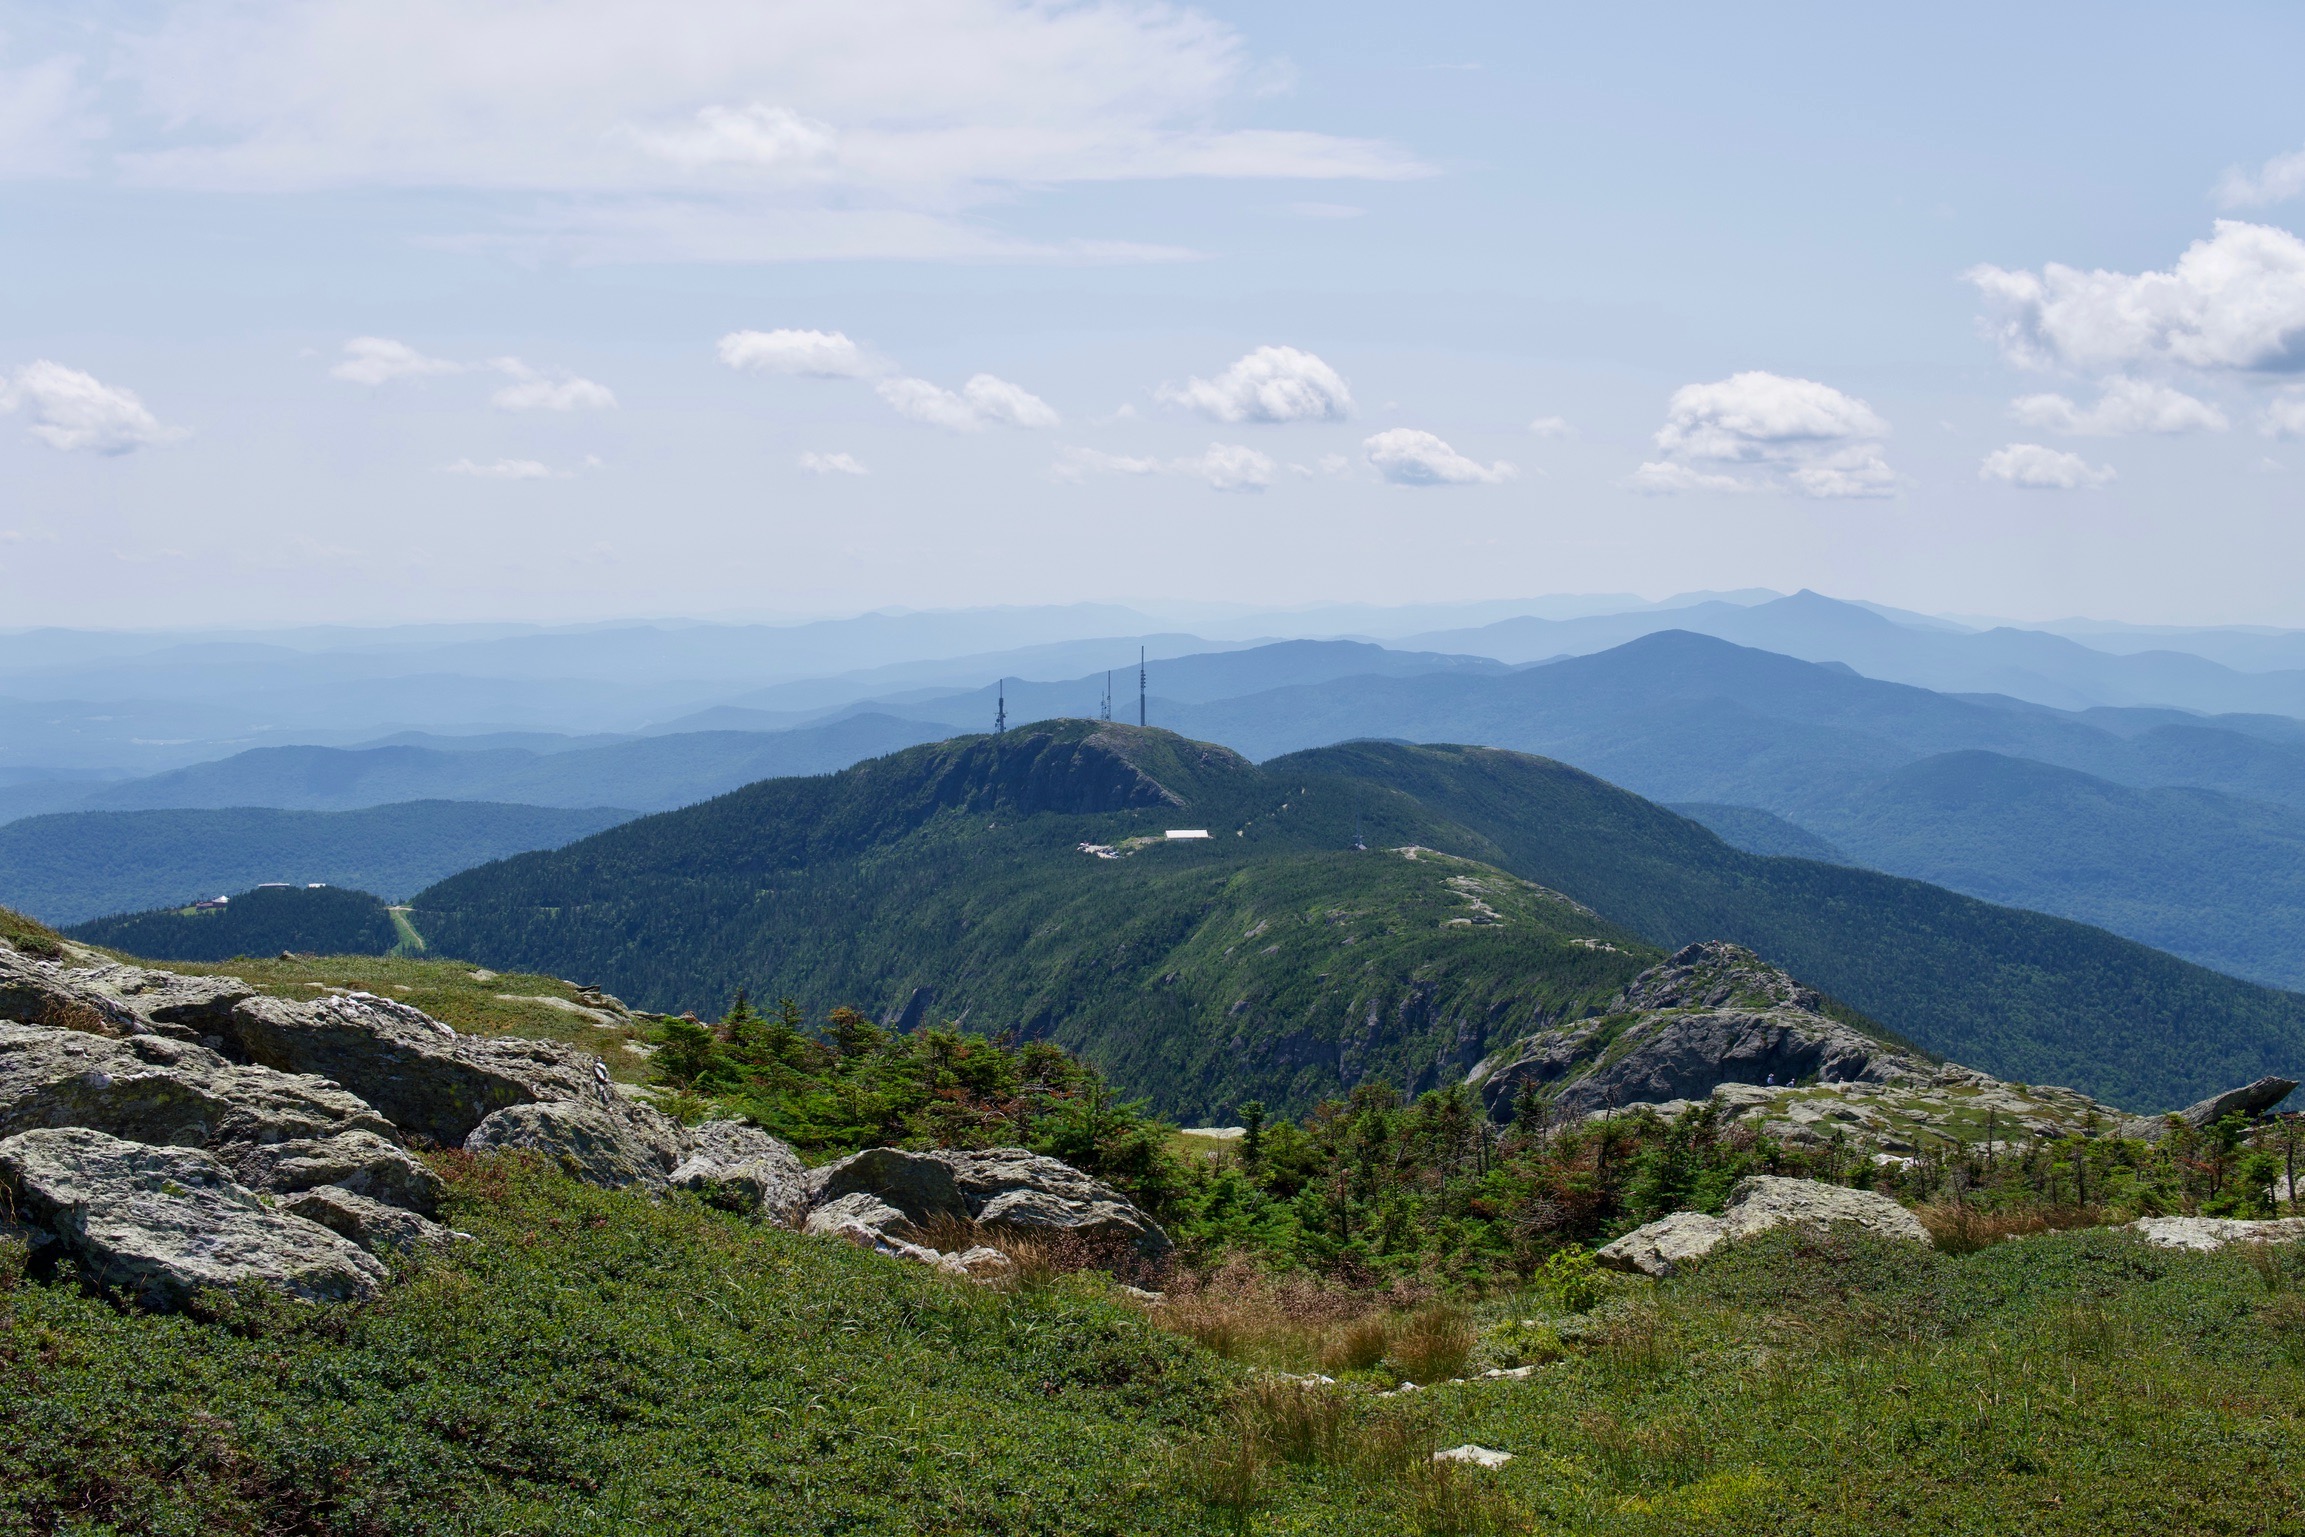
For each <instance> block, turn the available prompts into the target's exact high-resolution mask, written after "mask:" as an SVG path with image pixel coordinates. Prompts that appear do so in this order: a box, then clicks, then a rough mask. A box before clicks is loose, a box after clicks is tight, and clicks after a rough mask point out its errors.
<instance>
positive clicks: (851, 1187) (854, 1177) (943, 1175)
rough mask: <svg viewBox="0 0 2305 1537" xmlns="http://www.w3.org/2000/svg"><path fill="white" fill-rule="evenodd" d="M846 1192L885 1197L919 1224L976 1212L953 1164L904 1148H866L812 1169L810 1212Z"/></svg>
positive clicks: (910, 1221) (882, 1199)
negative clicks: (972, 1210)
mask: <svg viewBox="0 0 2305 1537" xmlns="http://www.w3.org/2000/svg"><path fill="white" fill-rule="evenodd" d="M847 1195H869V1196H872V1197H875V1198H876V1199H878V1200H881V1201H885V1202H886V1203H888V1204H889V1205H890V1206H893V1207H895V1208H896V1209H897V1210H898V1211H900V1212H902V1213H904V1218H905V1220H906V1221H907V1222H909V1223H911V1224H913V1225H914V1226H915V1227H918V1226H920V1225H922V1224H923V1223H926V1222H929V1221H931V1220H933V1219H935V1218H937V1217H968V1216H971V1215H973V1213H971V1212H970V1211H969V1209H968V1203H967V1202H966V1201H965V1200H963V1199H962V1198H961V1193H960V1185H959V1182H958V1181H956V1180H955V1179H954V1178H953V1171H952V1165H951V1164H949V1163H946V1162H945V1161H943V1160H942V1159H941V1158H939V1157H937V1156H935V1155H933V1154H929V1153H908V1152H906V1151H904V1150H903V1149H902V1148H894V1147H868V1148H866V1149H865V1150H864V1151H863V1152H861V1153H851V1154H849V1155H848V1156H847V1157H846V1158H841V1159H837V1160H835V1161H834V1162H832V1163H828V1164H826V1165H824V1166H823V1167H822V1168H819V1169H812V1170H810V1171H809V1175H808V1204H809V1208H810V1209H811V1210H812V1211H813V1210H814V1209H816V1208H817V1207H820V1206H826V1205H829V1204H831V1203H832V1202H834V1201H837V1200H839V1199H840V1198H841V1197H842V1196H847Z"/></svg>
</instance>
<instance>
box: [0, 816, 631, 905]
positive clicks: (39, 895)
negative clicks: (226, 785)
mask: <svg viewBox="0 0 2305 1537" xmlns="http://www.w3.org/2000/svg"><path fill="white" fill-rule="evenodd" d="M631 815H632V813H631V812H629V811H618V810H615V809H613V808H600V807H595V808H592V809H589V810H566V809H562V808H559V807H553V806H508V805H499V804H496V803H493V802H489V801H447V800H429V801H422V800H420V801H404V802H402V803H400V804H398V805H392V806H373V807H370V808H368V809H366V810H363V811H282V810H277V809H274V808H271V807H266V806H262V805H256V804H248V805H241V806H237V807H233V808H230V809H227V810H219V811H66V812H58V813H56V814H55V815H53V816H41V817H26V818H24V819H23V820H21V821H16V822H10V823H7V824H6V825H4V826H0V902H5V903H7V904H8V905H9V906H11V907H14V908H17V909H19V910H21V911H23V912H28V913H37V914H39V915H40V917H42V918H43V919H45V920H47V921H48V922H50V923H82V922H85V921H86V920H88V919H90V918H97V917H102V916H104V915H105V914H108V913H130V912H141V911H143V910H144V909H146V908H149V907H159V906H162V905H163V904H166V903H171V902H188V901H191V900H192V899H194V898H195V897H203V896H214V895H215V894H216V893H218V892H220V891H244V890H246V889H247V888H249V887H251V886H255V885H258V884H260V883H262V882H265V881H293V882H295V883H296V884H297V885H303V884H304V883H306V882H307V881H326V882H327V883H328V884H329V885H331V886H356V887H358V888H359V889H361V890H363V891H374V892H377V893H379V894H381V895H383V896H385V897H387V898H391V899H398V898H401V897H405V896H407V895H408V894H409V893H410V892H412V891H420V890H422V889H423V888H424V887H426V886H429V885H431V884H432V883H433V882H434V881H437V880H439V879H441V878H442V877H443V876H447V875H453V874H455V873H456V872H457V871H459V870H469V869H471V868H472V867H473V866H474V865H476V864H479V863H481V862H482V861H484V860H490V859H502V858H503V857H504V856H505V855H507V854H517V853H520V852H522V851H523V850H527V849H553V848H559V847H560V846H561V845H562V844H564V843H570V842H573V841H574V840H576V839H578V838H583V837H587V836H589V835H590V834H593V833H596V832H599V831H600V830H601V829H602V828H604V827H614V826H615V825H616V824H617V823H619V822H621V821H624V820H625V819H626V818H627V817H629V816H631Z"/></svg>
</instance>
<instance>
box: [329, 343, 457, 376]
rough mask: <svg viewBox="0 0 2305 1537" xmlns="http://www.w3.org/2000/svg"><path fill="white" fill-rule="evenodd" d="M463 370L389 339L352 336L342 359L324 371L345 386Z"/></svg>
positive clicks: (449, 361) (453, 363)
mask: <svg viewBox="0 0 2305 1537" xmlns="http://www.w3.org/2000/svg"><path fill="white" fill-rule="evenodd" d="M464 367H465V365H464V364H462V363H457V362H452V361H451V360H449V359H447V358H432V357H426V356H425V355H424V354H423V353H421V352H418V351H417V350H416V349H415V348H414V347H411V346H409V345H408V344H407V343H406V342H396V341H394V340H392V339H391V338H390V337H385V336H355V337H354V338H352V340H350V341H348V342H346V343H345V344H344V360H343V361H342V362H340V363H338V364H337V365H336V366H335V367H334V368H331V369H330V370H328V377H329V378H331V379H342V380H343V381H344V382H345V383H347V384H388V383H390V382H391V381H392V380H394V379H421V378H425V377H427V376H429V375H433V374H460V373H462V372H464Z"/></svg>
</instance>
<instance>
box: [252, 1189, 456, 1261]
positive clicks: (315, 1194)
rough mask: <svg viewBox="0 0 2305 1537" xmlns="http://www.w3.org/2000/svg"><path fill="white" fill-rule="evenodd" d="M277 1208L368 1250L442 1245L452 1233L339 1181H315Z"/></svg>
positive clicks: (423, 1247) (380, 1250) (414, 1249)
mask: <svg viewBox="0 0 2305 1537" xmlns="http://www.w3.org/2000/svg"><path fill="white" fill-rule="evenodd" d="M279 1209H280V1210H282V1211H284V1212H287V1213H288V1214H289V1215H290V1216H292V1217H302V1218H303V1219H304V1220H305V1221H307V1222H317V1223H318V1224H320V1226H322V1227H324V1228H326V1229H328V1231H330V1232H331V1233H334V1234H336V1235H337V1236H338V1237H340V1238H348V1239H350V1240H351V1241H352V1242H354V1243H356V1244H358V1245H360V1247H361V1248H363V1249H365V1250H367V1251H368V1252H369V1253H370V1254H378V1255H381V1254H388V1253H391V1252H392V1251H394V1250H404V1251H408V1252H411V1253H413V1252H415V1251H416V1250H419V1249H437V1248H443V1247H445V1246H446V1245H447V1244H448V1242H449V1240H450V1238H451V1237H452V1236H453V1235H452V1234H450V1232H449V1231H448V1229H446V1228H444V1227H442V1226H441V1225H440V1224H439V1223H437V1222H428V1221H426V1220H425V1219H424V1218H422V1217H419V1216H418V1215H417V1214H416V1213H414V1212H412V1211H408V1210H406V1209H404V1208H402V1207H398V1206H387V1205H386V1204H385V1203H384V1202H382V1201H373V1200H370V1199H369V1198H368V1197H367V1196H364V1195H360V1194H357V1193H355V1192H353V1191H350V1190H347V1189H345V1188H344V1187H343V1186H342V1185H316V1186H314V1187H313V1188H312V1189H310V1190H306V1191H303V1192H301V1193H299V1194H297V1195H293V1196H291V1197H289V1198H288V1199H287V1200H285V1201H282V1202H281V1203H280V1208H279Z"/></svg>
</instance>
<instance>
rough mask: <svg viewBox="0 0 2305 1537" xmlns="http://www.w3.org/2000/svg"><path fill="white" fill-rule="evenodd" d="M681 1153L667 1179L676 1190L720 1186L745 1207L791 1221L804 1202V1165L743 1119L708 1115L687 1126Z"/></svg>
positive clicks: (787, 1150)
mask: <svg viewBox="0 0 2305 1537" xmlns="http://www.w3.org/2000/svg"><path fill="white" fill-rule="evenodd" d="M682 1149H683V1154H684V1156H683V1157H682V1159H681V1162H680V1164H679V1165H678V1167H676V1168H674V1169H673V1171H672V1173H671V1175H670V1176H669V1178H668V1179H667V1183H668V1184H670V1185H671V1186H672V1188H673V1189H675V1190H708V1189H714V1188H717V1189H720V1190H723V1191H727V1192H730V1193H732V1194H734V1195H735V1196H736V1197H737V1198H738V1199H739V1200H740V1201H741V1202H742V1203H743V1205H744V1209H745V1210H746V1211H748V1212H750V1213H752V1214H754V1215H757V1216H765V1217H768V1218H770V1219H771V1220H774V1221H778V1222H790V1221H792V1220H793V1219H794V1218H796V1217H797V1216H799V1215H800V1214H801V1213H803V1212H805V1211H806V1210H807V1208H808V1170H807V1169H806V1168H805V1167H803V1166H802V1164H801V1161H800V1156H799V1155H798V1154H797V1153H795V1152H793V1150H792V1149H791V1148H790V1147H789V1146H787V1145H786V1144H784V1143H782V1142H779V1141H778V1140H777V1139H776V1138H774V1137H772V1136H770V1135H769V1134H768V1133H767V1132H765V1131H762V1130H761V1129H760V1128H759V1127H757V1126H747V1125H745V1124H744V1123H743V1122H742V1121H706V1122H705V1123H704V1124H703V1125H701V1126H695V1127H691V1128H690V1129H689V1131H688V1134H687V1136H686V1138H685V1139H684V1141H683V1144H682Z"/></svg>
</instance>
